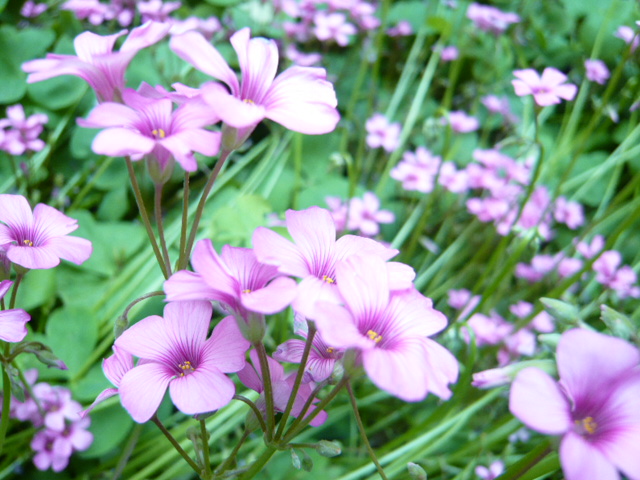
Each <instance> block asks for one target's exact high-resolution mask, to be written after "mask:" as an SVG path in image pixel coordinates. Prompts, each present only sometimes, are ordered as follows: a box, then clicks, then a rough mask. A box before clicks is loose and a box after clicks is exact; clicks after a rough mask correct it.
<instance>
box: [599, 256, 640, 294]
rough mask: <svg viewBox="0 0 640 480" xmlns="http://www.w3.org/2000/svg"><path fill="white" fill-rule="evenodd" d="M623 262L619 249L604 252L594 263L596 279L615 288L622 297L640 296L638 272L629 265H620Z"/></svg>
mask: <svg viewBox="0 0 640 480" xmlns="http://www.w3.org/2000/svg"><path fill="white" fill-rule="evenodd" d="M621 263H622V255H621V254H620V252H618V251H617V250H607V251H606V252H603V253H602V255H600V257H598V259H597V260H596V261H595V262H593V265H592V268H593V271H594V272H596V281H597V282H599V283H601V284H602V285H603V286H605V287H607V288H610V289H612V290H615V291H616V293H617V294H618V296H619V297H620V298H626V297H634V298H638V297H640V287H638V286H637V285H636V282H637V280H638V278H637V275H636V272H634V271H633V269H632V268H631V267H630V266H628V265H623V266H620V264H621Z"/></svg>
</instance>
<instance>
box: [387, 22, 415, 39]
mask: <svg viewBox="0 0 640 480" xmlns="http://www.w3.org/2000/svg"><path fill="white" fill-rule="evenodd" d="M412 34H413V27H412V26H411V24H410V23H409V22H407V21H406V20H400V21H399V22H398V23H397V24H395V25H394V26H393V27H391V28H389V29H388V30H387V35H389V36H390V37H406V36H409V35H412Z"/></svg>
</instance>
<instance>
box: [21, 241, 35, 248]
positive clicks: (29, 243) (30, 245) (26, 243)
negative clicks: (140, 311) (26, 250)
mask: <svg viewBox="0 0 640 480" xmlns="http://www.w3.org/2000/svg"><path fill="white" fill-rule="evenodd" d="M22 243H23V244H24V245H25V246H26V247H33V242H32V241H31V240H23V241H22Z"/></svg>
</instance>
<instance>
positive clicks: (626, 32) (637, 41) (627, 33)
mask: <svg viewBox="0 0 640 480" xmlns="http://www.w3.org/2000/svg"><path fill="white" fill-rule="evenodd" d="M614 35H615V36H616V37H618V38H620V39H622V40H624V42H625V43H626V44H627V45H631V51H632V52H635V51H636V49H637V48H638V45H640V36H638V35H637V34H636V31H635V30H634V29H633V28H631V27H628V26H626V25H621V26H620V27H618V29H617V30H616V31H615V33H614Z"/></svg>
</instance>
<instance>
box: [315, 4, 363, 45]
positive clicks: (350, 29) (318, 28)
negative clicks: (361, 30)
mask: <svg viewBox="0 0 640 480" xmlns="http://www.w3.org/2000/svg"><path fill="white" fill-rule="evenodd" d="M313 23H314V24H315V26H314V29H313V33H314V34H315V36H316V38H317V39H318V40H320V41H321V42H326V41H328V40H333V41H334V42H336V43H337V44H338V45H340V46H341V47H346V46H347V45H349V36H350V35H355V34H356V33H357V32H358V30H357V29H356V27H355V26H354V25H352V24H351V23H349V22H347V17H346V15H344V14H343V13H337V12H334V13H327V12H324V11H320V12H317V13H316V14H315V15H314V17H313Z"/></svg>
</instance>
